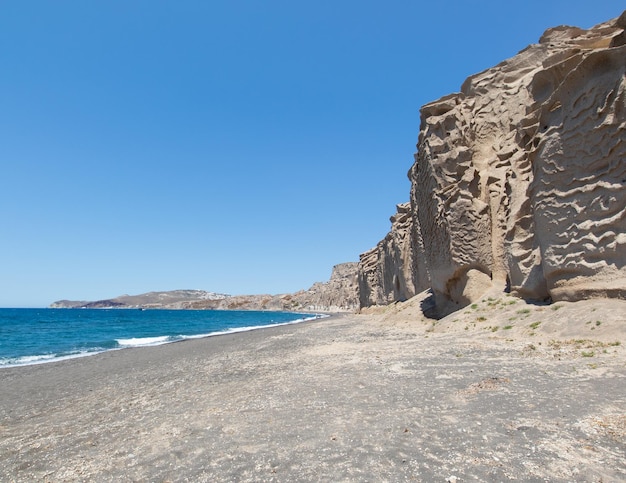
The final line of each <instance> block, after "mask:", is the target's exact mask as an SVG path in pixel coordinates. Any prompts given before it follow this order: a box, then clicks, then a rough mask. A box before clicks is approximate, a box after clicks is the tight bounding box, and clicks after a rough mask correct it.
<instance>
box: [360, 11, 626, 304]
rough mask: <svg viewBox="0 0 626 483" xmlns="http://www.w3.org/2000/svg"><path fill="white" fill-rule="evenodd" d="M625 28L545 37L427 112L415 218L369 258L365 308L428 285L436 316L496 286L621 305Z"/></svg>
mask: <svg viewBox="0 0 626 483" xmlns="http://www.w3.org/2000/svg"><path fill="white" fill-rule="evenodd" d="M624 28H626V12H625V13H624V14H622V16H621V17H619V18H618V19H615V20H612V21H609V22H606V23H604V24H600V25H598V26H595V27H593V28H591V29H589V30H582V29H579V28H575V27H556V28H553V29H550V30H548V31H546V32H545V34H544V35H543V36H542V37H541V39H540V40H539V43H538V44H534V45H531V46H529V47H528V48H526V49H525V50H523V51H521V52H520V53H519V54H518V55H516V56H515V57H512V58H511V59H508V60H506V61H504V62H502V63H501V64H499V65H497V66H495V67H493V68H491V69H488V70H486V71H484V72H481V73H479V74H477V75H474V76H471V77H469V78H468V79H467V80H466V81H465V82H464V83H463V85H462V87H461V92H459V93H456V94H451V95H449V96H446V97H443V98H442V99H439V100H438V101H435V102H432V103H430V104H427V105H425V106H424V107H423V108H422V109H421V111H420V115H421V124H420V133H419V140H418V145H417V154H416V155H415V163H414V165H413V167H412V168H411V170H410V171H409V179H410V180H411V184H412V188H411V193H410V205H409V206H406V205H401V206H402V209H401V211H402V215H403V216H402V221H401V222H400V221H399V219H398V218H396V219H395V220H394V219H393V218H392V230H391V232H390V234H389V235H388V236H387V237H386V238H385V239H384V240H383V241H381V242H380V243H379V244H378V245H377V247H376V248H374V249H373V250H370V251H369V252H367V253H365V254H363V255H362V256H361V261H360V265H359V281H360V302H361V306H362V307H365V306H369V305H373V304H384V303H389V302H393V301H396V300H402V299H404V298H406V297H408V296H410V295H411V294H412V293H414V292H416V291H418V290H420V289H422V288H423V287H424V286H428V287H430V288H431V289H432V291H433V293H434V296H435V301H436V304H437V307H438V308H439V310H440V313H445V312H449V311H451V310H454V309H455V308H458V307H461V306H463V305H466V304H468V303H470V302H471V301H473V300H475V299H476V298H477V297H480V296H481V295H482V294H484V293H485V292H486V291H487V290H489V289H490V288H492V287H496V288H502V289H505V288H506V289H507V290H510V291H512V292H514V293H516V294H518V295H520V296H522V297H524V298H527V299H538V300H549V299H551V300H578V299H583V298H589V297H620V298H626V268H625V265H626V190H625V189H624V185H625V183H626V81H625V74H626V34H625V33H624ZM399 214H400V209H399ZM398 216H399V215H396V217H398ZM409 233H410V234H411V235H410V237H409V236H408V235H407V234H409ZM407 239H410V242H407ZM407 243H409V244H410V246H407V245H406V244H407Z"/></svg>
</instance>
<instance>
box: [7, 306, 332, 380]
mask: <svg viewBox="0 0 626 483" xmlns="http://www.w3.org/2000/svg"><path fill="white" fill-rule="evenodd" d="M29 310H30V309H29ZM52 310H76V309H52ZM92 310H127V309H101V308H98V309H92ZM156 310H161V309H156ZM183 310H188V309H183ZM189 310H193V309H189ZM293 313H294V314H298V315H303V316H305V317H304V318H301V319H295V320H292V321H288V322H277V323H271V324H266V325H253V326H243V327H235V328H229V329H225V330H218V331H214V332H209V333H206V334H197V335H181V336H171V335H163V336H151V337H141V338H130V339H116V340H117V343H118V345H119V347H112V348H109V349H98V350H92V351H90V350H85V351H82V352H78V353H72V354H64V355H59V354H31V355H28V356H21V357H19V358H18V359H17V360H25V362H11V363H0V371H2V370H4V369H7V368H12V367H25V366H32V365H40V364H50V363H55V362H61V361H65V360H71V359H82V358H84V357H93V356H96V355H98V354H103V353H106V352H113V351H119V350H126V349H135V348H143V347H158V346H161V345H167V344H173V343H176V342H183V341H186V340H194V339H204V338H208V337H217V336H221V335H225V334H236V333H241V332H250V331H254V330H259V329H268V328H272V327H279V326H281V325H293V324H301V323H305V322H312V321H315V320H319V319H325V318H328V317H332V316H333V315H334V314H333V313H322V312H318V313H312V312H311V313H309V312H293ZM122 340H124V341H128V342H127V343H122V342H121V341H122ZM142 341H143V342H142ZM5 360H14V359H12V358H5ZM0 361H2V359H0Z"/></svg>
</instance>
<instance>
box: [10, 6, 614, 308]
mask: <svg viewBox="0 0 626 483" xmlns="http://www.w3.org/2000/svg"><path fill="white" fill-rule="evenodd" d="M620 4H621V2H618V1H604V0H594V1H589V0H569V1H552V0H551V1H545V0H544V1H524V2H502V1H484V2H481V1H471V2H470V1H457V2H454V1H448V2H434V1H433V2H418V1H415V0H413V1H393V0H390V1H387V2H380V1H378V2H373V1H367V0H365V1H363V0H361V1H342V0H333V1H325V0H318V1H315V2H312V1H293V0H288V1H272V0H268V1H261V0H256V1H252V0H249V1H247V0H243V1H231V0H218V1H209V0H206V1H191V0H177V1H174V0H172V1H159V0H144V1H132V0H106V1H104V0H103V1H89V2H85V1H83V0H80V1H52V0H48V1H36V0H32V1H22V0H6V1H3V2H2V3H0V62H1V64H0V65H1V67H0V68H1V70H2V73H1V74H0V167H1V172H0V222H1V223H2V229H1V232H0V306H3V307H20V306H24V307H25V306H46V305H48V304H49V303H51V302H53V301H55V300H58V299H63V298H68V299H83V300H95V299H101V298H108V297H113V296H116V295H120V294H123V293H129V294H136V293H142V292H147V291H151V290H172V289H178V288H198V289H204V290H210V291H216V292H226V293H232V294H242V293H283V292H292V291H296V290H299V289H304V288H308V287H309V286H310V285H311V284H312V283H313V282H315V281H324V280H327V279H328V277H329V275H330V271H331V268H332V266H333V265H334V264H336V263H340V262H344V261H357V260H358V256H359V254H360V253H362V252H364V251H365V250H367V249H369V248H370V247H372V246H374V245H375V244H376V243H377V242H378V241H379V240H380V239H381V238H382V237H384V235H385V234H386V233H387V231H388V229H389V216H391V215H392V214H393V213H394V211H395V204H396V203H401V202H404V201H407V200H408V192H409V183H408V181H407V178H406V172H407V171H408V169H409V168H410V166H411V164H412V162H413V153H414V151H415V143H416V142H417V135H418V129H419V108H420V106H421V105H423V104H425V103H426V102H429V101H432V100H435V99H437V98H439V97H441V96H443V95H446V94H448V93H450V92H454V91H458V90H459V87H460V85H461V83H462V82H463V80H464V79H465V78H466V77H467V76H468V75H471V74H474V73H476V72H479V71H481V70H484V69H486V68H488V67H491V66H493V65H495V64H497V63H498V62H500V61H502V60H504V59H505V58H507V57H510V56H512V55H514V54H516V53H517V52H518V51H519V50H521V49H523V48H524V47H526V45H528V44H530V43H534V42H536V41H537V40H538V38H539V37H540V35H541V34H542V33H543V31H544V30H545V29H546V28H548V27H550V26H554V25H560V24H570V25H577V26H581V27H585V28H586V27H590V26H592V25H594V24H597V23H599V22H602V21H605V20H608V19H610V18H612V17H616V16H618V15H619V14H620V13H621V9H622V8H623V4H622V5H620Z"/></svg>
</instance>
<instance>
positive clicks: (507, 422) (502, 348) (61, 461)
mask: <svg viewBox="0 0 626 483" xmlns="http://www.w3.org/2000/svg"><path fill="white" fill-rule="evenodd" d="M420 303H421V302H420V300H411V301H410V302H407V303H405V304H396V305H393V306H390V307H387V308H385V309H383V310H380V311H379V312H377V313H370V314H363V315H343V316H335V317H332V318H330V319H323V320H319V321H314V322H307V323H303V324H298V325H289V326H283V327H276V328H269V329H263V330H257V331H253V332H247V333H239V334H232V335H224V336H219V337H212V338H207V339H201V340H191V341H185V342H181V343H175V344H169V345H164V346H159V347H152V348H141V349H128V350H121V351H114V352H108V353H103V354H99V355H96V356H92V357H86V358H82V359H73V360H67V361H61V362H56V363H50V364H43V365H36V366H26V367H16V368H9V369H3V370H0V480H1V481H11V482H12V481H15V482H26V481H29V482H30V481H55V482H56V481H155V482H165V481H333V482H334V481H441V482H445V481H451V482H453V481H456V482H461V481H509V480H518V481H590V482H591V481H593V482H599V481H604V482H607V481H624V480H626V352H625V349H624V344H625V343H626V338H625V337H624V335H625V330H626V320H625V317H626V303H625V302H622V301H606V300H596V301H587V302H578V303H559V304H555V305H552V306H539V305H531V304H526V303H525V302H523V301H521V300H518V299H514V298H512V297H510V298H507V297H504V296H503V297H499V296H495V297H488V298H487V297H486V298H485V299H483V300H482V301H481V302H480V303H478V304H475V305H473V306H471V307H467V308H466V309H463V310H461V311H459V312H457V313H455V314H452V315H450V316H448V317H446V318H445V319H442V320H440V321H434V320H431V319H426V318H425V317H423V315H422V314H421V311H420V310H419V307H420ZM555 307H556V308H555Z"/></svg>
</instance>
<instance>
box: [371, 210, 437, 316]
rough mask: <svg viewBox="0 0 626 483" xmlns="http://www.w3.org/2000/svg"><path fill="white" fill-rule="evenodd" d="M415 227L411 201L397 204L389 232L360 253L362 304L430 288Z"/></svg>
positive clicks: (401, 297)
mask: <svg viewBox="0 0 626 483" xmlns="http://www.w3.org/2000/svg"><path fill="white" fill-rule="evenodd" d="M413 228H414V224H413V219H412V213H411V206H410V204H409V203H403V204H400V205H398V206H397V213H396V214H395V215H394V216H392V217H391V231H390V232H389V234H388V235H387V236H386V237H385V238H384V239H383V240H382V241H381V242H379V243H378V245H376V246H375V247H374V248H372V249H371V250H369V251H367V252H365V253H363V254H362V255H361V256H360V261H359V302H360V306H361V307H369V306H371V305H386V304H388V303H391V302H394V301H398V300H407V299H409V298H411V297H413V296H414V295H415V294H416V293H419V292H421V291H423V290H425V289H426V288H428V278H427V277H426V270H425V267H424V266H423V259H424V257H423V251H422V250H421V247H420V244H419V239H418V238H417V237H416V234H415V233H414V230H413Z"/></svg>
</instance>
